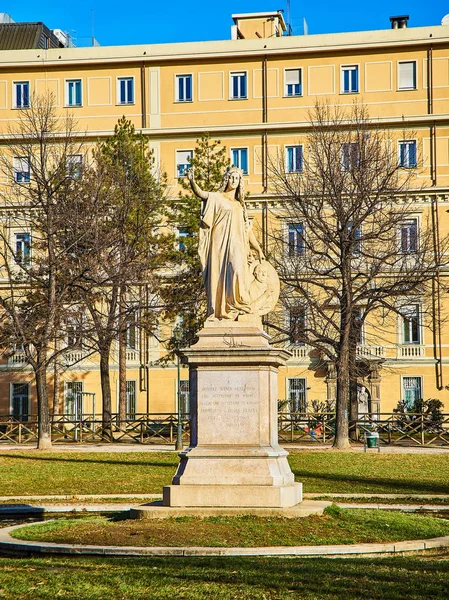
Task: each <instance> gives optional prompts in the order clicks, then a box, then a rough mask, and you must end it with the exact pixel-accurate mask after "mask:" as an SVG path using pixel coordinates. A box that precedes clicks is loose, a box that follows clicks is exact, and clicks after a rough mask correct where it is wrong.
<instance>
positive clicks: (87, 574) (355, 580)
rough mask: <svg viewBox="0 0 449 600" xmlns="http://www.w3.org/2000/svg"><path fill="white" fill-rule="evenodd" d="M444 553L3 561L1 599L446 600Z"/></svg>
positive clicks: (448, 570)
mask: <svg viewBox="0 0 449 600" xmlns="http://www.w3.org/2000/svg"><path fill="white" fill-rule="evenodd" d="M448 577H449V553H447V552H442V553H440V554H439V555H437V556H423V557H399V556H394V557H389V558H388V559H380V558H370V559H360V558H359V559H357V558H353V559H333V560H330V559H325V558H314V559H299V558H298V559H295V558H293V559H286V558H262V557H259V558H258V557H210V558H207V557H205V558H182V557H164V558H135V557H134V558H115V559H114V558H90V557H70V558H66V557H51V558H34V559H32V558H24V559H22V558H21V559H17V558H16V559H6V558H0V597H1V598H2V599H6V600H29V599H30V598H33V600H36V599H37V600H55V599H59V598H63V599H66V600H99V599H101V600H166V599H167V598H170V599H175V600H181V599H182V600H210V599H211V598H213V599H214V600H237V599H238V600H291V599H292V598H295V599H299V600H360V599H361V598H370V599H371V600H385V598H388V600H404V598H407V600H424V599H431V598H432V599H435V600H436V599H441V598H445V597H446V595H447V582H448Z"/></svg>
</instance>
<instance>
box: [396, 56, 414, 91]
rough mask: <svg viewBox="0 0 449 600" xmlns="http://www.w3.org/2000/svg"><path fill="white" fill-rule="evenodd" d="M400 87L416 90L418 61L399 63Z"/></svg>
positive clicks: (401, 88)
mask: <svg viewBox="0 0 449 600" xmlns="http://www.w3.org/2000/svg"><path fill="white" fill-rule="evenodd" d="M398 89H400V90H416V61H414V60H410V61H406V62H400V63H398Z"/></svg>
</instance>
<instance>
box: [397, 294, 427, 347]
mask: <svg viewBox="0 0 449 600" xmlns="http://www.w3.org/2000/svg"><path fill="white" fill-rule="evenodd" d="M411 307H416V309H417V313H415V314H417V316H418V340H416V341H408V342H406V341H405V323H406V314H405V313H406V312H407V309H409V308H411ZM403 311H404V312H403ZM409 312H410V314H411V312H412V311H409ZM399 319H400V335H401V340H400V343H401V345H402V346H421V345H423V343H424V339H423V333H424V331H423V325H424V323H423V310H422V305H421V303H420V302H413V301H410V303H409V304H404V305H402V306H401V309H400V315H399ZM407 320H408V321H409V322H410V321H411V319H407ZM409 327H410V325H409Z"/></svg>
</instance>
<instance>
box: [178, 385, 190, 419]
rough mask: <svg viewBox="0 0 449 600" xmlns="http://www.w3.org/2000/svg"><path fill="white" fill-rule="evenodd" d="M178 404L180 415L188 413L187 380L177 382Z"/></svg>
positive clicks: (188, 393)
mask: <svg viewBox="0 0 449 600" xmlns="http://www.w3.org/2000/svg"><path fill="white" fill-rule="evenodd" d="M179 402H180V405H181V414H183V415H185V414H189V413H190V387H189V380H188V379H181V380H180V382H179Z"/></svg>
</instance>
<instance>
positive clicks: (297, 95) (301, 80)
mask: <svg viewBox="0 0 449 600" xmlns="http://www.w3.org/2000/svg"><path fill="white" fill-rule="evenodd" d="M289 72H291V73H292V72H295V73H299V82H298V83H288V82H287V79H288V77H287V73H289ZM302 82H303V78H302V67H295V68H291V69H284V98H300V97H301V96H303V89H302V86H303V83H302ZM294 85H299V94H289V93H288V87H289V86H294Z"/></svg>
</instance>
